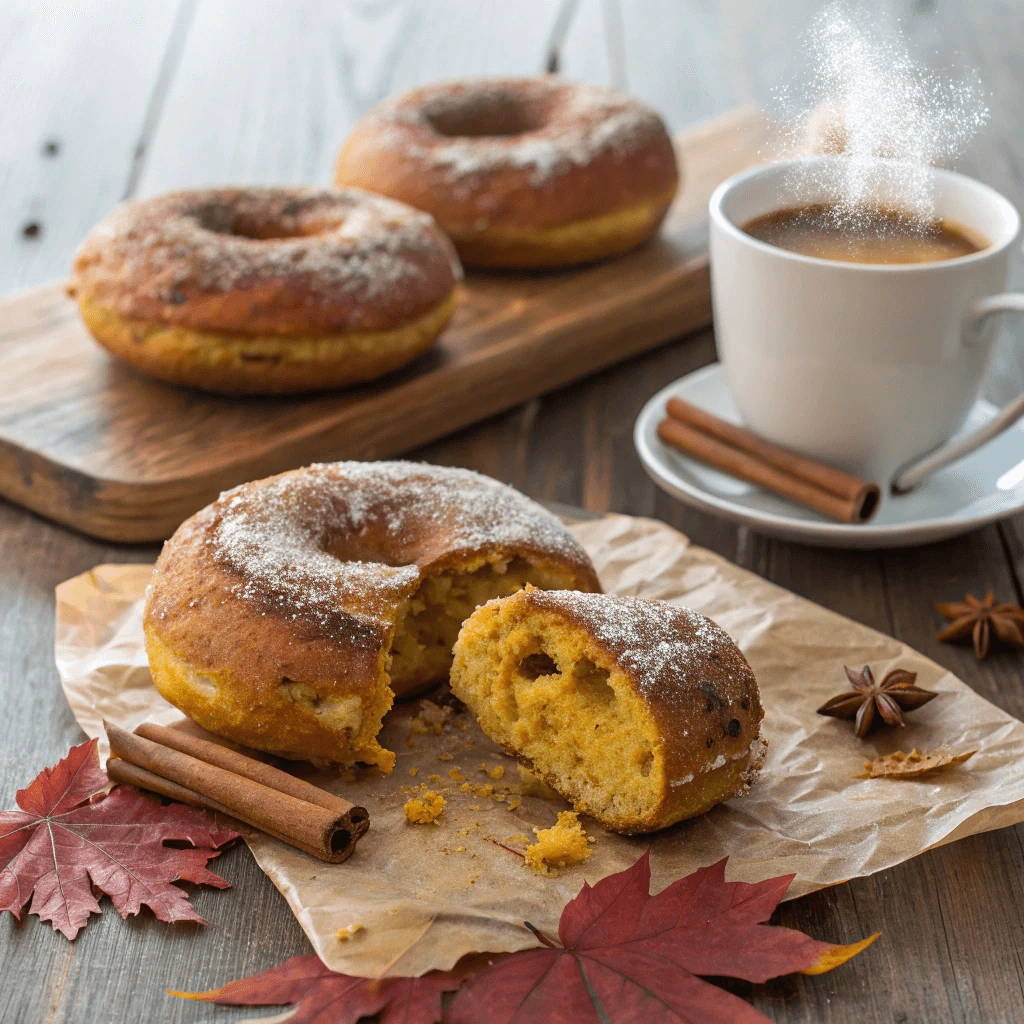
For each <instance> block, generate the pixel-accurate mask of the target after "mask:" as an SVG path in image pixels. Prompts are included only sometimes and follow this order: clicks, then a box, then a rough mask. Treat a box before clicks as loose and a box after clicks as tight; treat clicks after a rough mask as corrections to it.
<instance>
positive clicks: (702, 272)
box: [0, 256, 711, 544]
mask: <svg viewBox="0 0 1024 1024" xmlns="http://www.w3.org/2000/svg"><path fill="white" fill-rule="evenodd" d="M684 278H686V279H687V281H688V284H687V287H688V292H687V302H686V303H685V305H680V303H679V301H678V294H679V289H680V282H681V281H682V280H683V279H684ZM710 294H711V293H710V277H709V274H708V267H707V257H706V256H702V257H700V258H698V259H695V260H692V261H690V262H688V263H686V264H684V265H681V266H677V267H675V268H673V269H672V271H671V272H668V273H665V274H662V275H660V276H659V277H658V278H656V279H655V280H653V281H652V285H651V288H650V289H649V292H648V295H647V297H646V301H645V302H643V303H640V304H638V306H637V316H636V317H635V318H633V319H630V320H629V321H628V322H624V321H623V320H622V319H621V318H620V319H618V320H616V321H615V322H611V321H610V319H609V318H607V317H605V316H604V314H603V311H602V309H601V307H600V305H598V306H597V307H595V309H593V310H591V311H588V313H589V315H588V319H589V320H590V321H591V325H590V327H589V328H588V327H584V328H583V329H582V330H581V329H580V322H579V321H578V320H576V321H574V323H573V325H572V326H571V329H569V330H567V331H565V332H564V333H563V332H560V331H559V329H558V325H557V324H556V325H555V327H554V328H553V329H552V330H549V331H546V332H543V333H541V334H538V335H537V336H536V337H535V338H533V339H532V340H531V342H530V344H529V345H527V346H525V347H524V346H523V345H522V344H521V343H520V344H518V345H516V346H509V347H507V348H504V349H501V350H499V351H498V352H496V353H495V352H491V353H489V354H488V355H487V357H486V358H485V359H484V360H482V361H481V375H480V376H479V377H478V376H476V375H474V374H472V373H467V374H465V375H464V376H463V377H462V379H461V380H460V381H459V385H458V391H459V393H461V394H463V395H465V398H466V401H465V403H464V408H465V410H466V412H465V415H464V416H461V417H457V418H456V419H455V420H453V419H452V418H451V416H450V414H448V413H446V414H445V415H444V416H443V417H442V415H441V414H440V413H438V412H437V411H436V409H435V408H434V407H433V406H432V405H431V403H430V402H428V401H426V400H425V399H426V398H427V397H428V395H427V394H425V393H424V394H421V392H423V391H424V389H427V390H429V388H431V387H433V386H436V382H432V381H429V380H427V381H423V382H421V381H419V380H417V379H413V380H412V381H409V382H407V383H406V384H405V385H403V386H402V392H403V394H402V396H401V398H400V399H397V398H396V396H395V395H394V394H393V393H390V392H389V393H387V394H385V395H383V396H382V397H381V400H380V401H381V405H382V406H387V405H390V404H392V403H395V402H396V401H400V402H401V403H402V404H403V405H404V407H405V408H406V409H407V410H408V409H410V408H411V409H413V410H414V415H408V414H405V415H403V416H401V417H398V416H394V415H391V416H386V415H382V416H380V417H374V416H373V415H372V414H370V415H363V416H360V418H359V420H358V422H356V423H353V422H352V421H351V420H350V419H342V420H341V421H339V422H337V423H335V424H328V425H327V427H326V428H325V429H324V430H322V431H320V432H318V433H314V434H313V435H309V434H305V435H303V436H301V437H298V438H295V439H293V440H292V441H290V442H289V443H287V444H285V445H282V446H281V447H279V448H276V449H275V450H274V451H273V452H270V453H268V454H267V455H265V456H261V457H259V458H257V459H254V460H251V461H240V462H236V463H232V464H231V465H230V466H229V467H226V469H225V470H224V471H218V472H216V473H211V474H208V475H207V476H205V477H203V478H196V477H188V478H182V479H170V480H163V481H156V482H153V483H136V482H127V481H121V480H116V479H102V478H100V479H95V478H93V477H91V476H89V475H88V474H85V473H82V472H80V471H78V470H76V469H74V468H73V467H71V466H67V465H64V464H62V463H58V462H55V461H53V460H51V459H48V458H46V457H45V456H41V455H39V454H37V453H34V452H30V451H27V450H26V449H24V448H21V447H19V446H18V445H16V444H13V443H11V442H4V441H2V439H0V495H2V496H3V497H4V498H6V499H8V500H10V501H13V502H15V503H16V504H19V505H22V506H24V507H25V508H28V509H30V510H31V511H33V512H35V513H36V514H38V515H40V516H43V517H44V518H46V519H50V520H52V521H54V522H57V523H60V524H61V525H63V526H67V527H70V528H71V529H74V530H76V531H78V532H80V533H84V534H86V535H88V536H90V537H94V538H96V539H98V540H104V541H111V542H113V543H118V544H136V543H149V542H156V541H162V540H165V539H166V538H167V537H169V536H170V535H171V533H173V532H174V530H175V529H176V528H177V527H178V526H179V525H180V523H182V522H183V521H184V520H185V519H187V518H188V517H189V516H190V515H192V514H193V513H194V512H196V511H198V510H199V509H200V508H202V507H203V506H204V505H206V504H208V503H209V502H210V501H213V500H214V499H215V498H216V497H217V495H218V494H220V493H221V492H222V491H224V490H226V489H228V488H230V487H233V486H235V485H236V484H238V483H242V482H244V481H245V480H252V479H259V478H260V477H264V476H269V475H272V474H273V473H279V472H283V471H284V470H286V469H291V468H294V467H295V466H297V465H304V464H307V463H310V462H317V461H333V460H336V459H345V458H355V459H380V458H390V457H394V456H396V455H400V454H401V453H402V452H404V451H407V450H408V449H409V448H412V447H418V446H419V445H422V444H427V443H428V442H430V441H433V440H436V439H437V438H439V437H442V436H444V435H445V434H449V433H452V432H453V431H456V430H460V429H462V428H464V427H466V426H468V425H470V424H471V423H474V422H478V421H479V420H482V419H486V418H488V417H489V416H494V415H497V414H499V413H501V412H503V411H505V410H506V409H509V408H512V407H514V406H516V405H518V404H520V403H521V402H523V401H526V400H528V399H529V398H532V397H534V396H536V395H538V394H544V393H546V392H549V391H553V390H555V389H557V388H560V387H563V386H565V385H566V384H569V383H571V382H572V381H574V380H577V379H579V378H582V377H585V376H588V375H589V374H591V373H595V372H597V371H598V370H602V369H605V368H606V367H608V366H611V365H613V364H615V363H617V362H620V361H622V360H624V359H629V358H632V357H634V356H637V355H640V354H642V353H644V352H646V351H649V350H651V349H653V348H656V347H658V346H659V345H662V344H664V343H666V342H667V341H670V340H671V339H673V338H678V337H681V336H683V335H685V334H688V333H691V332H692V331H694V330H698V329H699V328H701V327H705V326H707V324H708V323H709V322H710ZM552 346H555V347H556V348H558V349H559V358H558V360H557V361H556V362H555V364H554V367H555V369H554V371H553V372H552V363H551V361H550V352H551V349H552ZM540 351H545V352H546V353H547V356H548V364H547V366H546V368H545V371H544V377H543V379H539V378H538V377H537V376H535V375H532V374H526V375H521V376H520V377H519V379H518V380H516V378H515V375H513V374H511V373H510V372H508V373H507V372H505V367H508V369H509V370H511V369H512V368H513V367H515V368H519V367H520V364H521V363H525V364H526V365H527V366H529V365H531V358H530V357H531V353H533V352H540ZM511 381H515V383H516V386H514V387H512V386H510V382H511Z"/></svg>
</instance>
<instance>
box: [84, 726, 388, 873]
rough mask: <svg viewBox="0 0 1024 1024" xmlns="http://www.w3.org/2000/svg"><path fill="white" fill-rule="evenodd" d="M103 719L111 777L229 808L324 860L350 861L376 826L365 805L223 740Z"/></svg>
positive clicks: (221, 809) (225, 810)
mask: <svg viewBox="0 0 1024 1024" xmlns="http://www.w3.org/2000/svg"><path fill="white" fill-rule="evenodd" d="M104 725H105V727H106V730H107V737H108V738H109V740H110V750H111V754H112V755H113V756H112V757H111V759H110V760H109V761H108V762H107V774H108V775H110V777H111V778H112V779H115V780H116V781H119V782H130V783H132V784H133V785H137V786H140V787H141V788H143V789H149V790H152V791H153V792H155V793H161V794H162V795H164V796H169V797H171V798H172V799H174V800H181V801H183V802H184V803H190V804H193V805H195V806H199V807H205V808H207V809H208V810H213V811H218V812H220V813H222V814H227V815H230V816H231V817H234V818H237V819H238V820H239V821H243V822H245V823H246V824H248V825H252V826H254V827H255V828H258V829H260V830H261V831H263V832H267V833H269V834H270V835H272V836H275V837H276V838H278V839H281V840H282V841H283V842H286V843H290V844H291V845H292V846H296V847H298V848H299V849H300V850H305V851H306V852H307V853H310V854H312V855H313V856H314V857H319V858H320V859H321V860H326V861H329V862H331V863H334V864H337V863H340V862H341V861H344V860H347V859H348V858H349V857H350V856H351V855H352V851H353V850H354V849H355V845H356V843H357V842H358V841H359V839H360V837H362V836H363V835H364V834H365V832H366V830H367V828H368V827H369V823H370V821H369V815H368V814H367V812H366V809H365V808H363V807H356V806H355V805H354V804H351V803H349V802H348V801H347V800H343V799H342V798H341V797H338V796H334V795H333V794H331V793H327V792H325V791H324V790H322V789H320V788H319V787H317V786H313V785H311V784H310V783H308V782H304V781H303V780H302V779H296V778H295V777H294V776H291V775H289V774H288V773H287V772H282V771H280V770H279V769H277V768H274V767H273V766H272V765H267V764H263V763H262V762H260V761H255V760H253V759H252V758H250V757H246V756H245V755H244V754H241V753H239V752H237V751H234V750H228V749H227V748H225V747H221V746H220V745H219V744H216V743H211V742H210V741H208V740H203V739H199V738H197V737H195V736H189V735H188V734H186V733H181V732H178V731H177V730H175V729H166V728H164V727H162V726H158V725H151V724H146V725H142V726H140V727H139V729H138V730H136V732H135V733H130V732H127V731H126V730H124V729H120V728H118V727H117V726H115V725H110V724H108V723H106V722H105V723H104Z"/></svg>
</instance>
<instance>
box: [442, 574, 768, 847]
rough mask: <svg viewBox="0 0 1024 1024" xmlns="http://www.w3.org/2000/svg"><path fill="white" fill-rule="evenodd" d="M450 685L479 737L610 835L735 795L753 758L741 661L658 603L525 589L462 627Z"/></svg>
mask: <svg viewBox="0 0 1024 1024" xmlns="http://www.w3.org/2000/svg"><path fill="white" fill-rule="evenodd" d="M451 686H452V692H453V693H454V694H455V695H456V696H457V697H459V699H460V700H462V701H463V702H465V703H466V704H467V705H468V706H469V707H470V709H471V710H472V711H473V712H474V713H475V714H476V716H477V718H478V719H479V721H480V725H481V728H482V729H483V731H484V732H485V733H486V734H487V735H488V736H489V737H490V738H491V739H492V740H494V741H495V742H496V743H500V744H502V745H503V746H505V747H506V748H507V749H508V750H509V751H510V752H512V753H513V754H515V755H516V756H517V757H518V758H519V759H520V761H521V762H523V763H524V764H525V765H526V766H527V767H528V768H530V769H531V770H532V771H533V772H535V773H536V774H537V775H539V776H540V777H541V778H542V779H543V780H544V781H545V782H546V783H547V784H548V785H549V786H550V787H551V788H552V789H554V790H555V791H556V792H558V793H560V794H561V795H562V796H563V797H564V798H565V799H566V800H568V801H569V802H570V803H571V804H572V805H573V807H574V808H575V809H576V810H577V811H579V812H581V813H584V814H589V815H591V816H592V817H594V818H596V819H597V820H598V821H599V822H600V823H601V824H602V825H604V826H605V828H608V829H610V830H612V831H614V832H623V833H639V832H653V831H655V830H657V829H662V828H666V827H667V826H669V825H672V824H675V823H676V822H677V821H682V820H684V819H685V818H692V817H694V816H695V815H698V814H703V813H704V812H705V811H708V810H710V809H711V808H712V807H714V806H715V805H716V804H718V803H721V802H722V801H723V800H727V799H729V798H730V797H732V796H737V795H741V794H743V793H745V792H746V790H747V788H748V785H749V783H750V782H751V781H752V779H753V778H754V776H755V775H756V772H757V769H758V768H759V766H760V762H761V759H762V757H763V752H764V747H765V744H764V742H763V740H761V738H760V725H761V719H762V718H763V716H764V712H763V710H762V708H761V701H760V698H759V694H758V688H757V680H756V679H755V678H754V673H753V672H752V671H751V669H750V666H749V665H748V664H747V661H746V659H745V658H744V657H743V654H742V653H741V652H740V650H739V648H738V647H737V646H736V644H735V643H733V641H732V640H731V639H730V637H729V636H728V634H727V633H726V632H725V631H724V630H722V629H721V628H720V627H719V626H717V625H716V624H715V623H714V622H712V621H711V620H710V619H707V618H705V617H704V616H703V615H700V614H699V613H697V612H695V611H693V610H692V609H689V608H683V607H679V606H677V605H673V604H670V603H668V602H666V601H646V600H643V599H642V598H637V597H613V596H609V595H605V594H597V593H573V592H555V591H550V592H544V591H542V590H536V589H532V588H528V589H525V590H522V591H520V592H518V593H515V594H512V595H511V596H509V597H505V598H501V599H497V600H493V601H490V602H489V603H488V604H486V605H484V606H483V607H482V608H479V609H478V610H477V611H476V612H475V613H474V614H473V615H472V616H471V617H470V618H469V619H468V620H467V621H466V622H465V623H464V625H463V627H462V630H461V632H460V634H459V639H458V643H456V645H455V662H454V664H453V666H452V675H451Z"/></svg>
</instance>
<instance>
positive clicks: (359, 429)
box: [0, 29, 768, 542]
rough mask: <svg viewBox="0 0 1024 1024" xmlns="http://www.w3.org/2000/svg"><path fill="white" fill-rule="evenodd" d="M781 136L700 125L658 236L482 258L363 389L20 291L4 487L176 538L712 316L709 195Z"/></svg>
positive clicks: (118, 536)
mask: <svg viewBox="0 0 1024 1024" xmlns="http://www.w3.org/2000/svg"><path fill="white" fill-rule="evenodd" d="M282 31H285V29H283V30H282ZM767 134H768V125H767V122H766V120H765V118H764V116H763V115H762V114H761V113H760V112H759V111H758V110H757V108H754V107H742V108H738V109H736V110H733V111H731V112H729V113H726V114H722V115H720V116H719V117H717V118H715V119H713V120H711V121H708V122H704V123H701V124H699V125H697V126H696V127H694V128H691V129H690V130H689V131H686V132H683V133H682V134H681V135H680V136H679V137H678V150H679V155H680V162H681V165H682V167H683V176H684V177H683V180H684V184H683V188H682V189H681V191H680V193H679V196H678V197H677V199H676V202H675V203H674V204H673V206H672V208H671V209H670V211H669V213H668V216H667V217H666V219H665V223H664V224H663V225H662V230H661V232H660V234H659V235H658V237H657V238H655V239H654V240H653V241H651V242H650V243H648V244H647V245H644V246H642V247H641V248H640V249H637V250H635V251H634V252H631V253H628V254H627V255H625V256H623V257H621V258H619V259H615V260H608V261H606V262H604V263H601V264H598V265H595V266H590V267H585V268H582V269H572V270H567V271H563V272H558V273H543V274H536V273H535V274H521V273H519V274H513V273H491V274H483V273H470V274H469V275H468V276H467V278H466V280H465V281H464V282H463V283H462V285H461V286H460V288H459V305H458V309H457V310H456V313H455V317H454V319H453V321H452V323H451V325H450V326H449V328H448V329H447V330H446V331H445V332H444V333H443V334H442V336H441V338H440V340H439V342H438V344H437V345H436V347H435V348H434V349H432V350H431V351H430V352H428V353H426V354H425V355H423V356H421V357H420V358H419V359H417V360H415V361H414V362H413V363H412V364H410V365H409V366H408V367H406V368H404V369H403V370H401V371H399V372H398V373H394V374H389V375H388V376H387V377H386V378H384V379H383V380H382V381H380V382H378V383H374V384H370V385H366V386H363V387H360V388H355V389H348V390H346V391H340V392H333V393H324V394H320V395H316V396H302V397H298V398H288V399H254V398H246V399H233V398H226V397H222V396H218V395H209V394H204V393H202V392H199V391H196V390H194V389H186V388H180V387H175V386H174V385H168V384H163V383H161V382H159V381H154V380H151V379H149V378H146V377H143V376H142V375H140V374H138V373H136V372H135V371H134V370H132V369H129V368H127V367H124V366H122V365H119V364H118V363H116V362H115V361H114V360H112V359H111V358H110V357H109V356H108V355H107V354H106V352H105V351H103V350H102V349H101V348H99V346H98V345H96V343H95V342H94V341H93V339H92V338H91V337H90V336H89V334H88V332H87V331H86V329H85V327H84V325H83V324H82V322H81V320H80V319H79V317H78V310H77V307H76V306H75V304H74V302H72V301H71V300H70V299H69V298H67V297H66V295H65V294H64V290H63V286H62V285H61V284H52V285H46V286H43V287H41V288H37V289H34V290H32V291H30V292H28V293H26V294H24V295H20V296H17V297H14V298H9V299H6V300H4V301H2V302H0V324H2V325H3V327H2V329H0V363H3V364H4V365H5V366H6V367H7V379H8V387H7V388H5V389H4V391H3V393H2V394H0V495H3V496H4V497H6V498H8V499H10V500H12V501H16V502H18V503H20V504H22V505H25V506H26V507H28V508H30V509H32V510H33V511H35V512H38V513H40V514H41V515H44V516H46V517H48V518H50V519H54V520H56V521H57V522H60V523H63V524H65V525H68V526H71V527H73V528H74V529H77V530H80V531H82V532H83V533H87V534H89V535H90V536H94V537H99V538H102V539H105V540H113V541H119V542H139V541H155V540H163V539H165V538H167V537H169V536H170V535H171V533H173V532H174V530H175V528H176V527H177V526H178V524H179V523H181V522H182V521H183V520H184V519H186V518H187V517H188V516H190V515H191V514H192V513H193V512H196V511H198V510H199V509H200V508H202V507H203V506H204V505H206V504H208V503H209V502H211V501H212V500H213V499H214V498H216V496H217V495H218V494H219V493H220V492H221V491H224V490H226V489H227V488H229V487H233V486H234V485H235V484H239V483H244V482H245V481H246V480H252V479H255V478H258V477H263V476H269V475H270V474H272V473H279V472H281V471H282V470H286V469H294V468H296V467H298V466H303V465H307V464H308V463H310V462H323V461H330V460H334V459H346V458H357V459H374V458H385V457H387V456H392V455H395V454H398V453H400V452H404V451H408V450H409V449H410V448H413V447H415V446H416V445H419V444H423V443H425V442H427V441H431V440H433V439H434V438H436V437H439V436H441V435H442V434H447V433H450V432H451V431H452V430H456V429H458V428H460V427H464V426H466V425H467V424H469V423H473V422H475V421H477V420H480V419H483V418H485V417H487V416H492V415H494V414H495V413H498V412H501V411H503V410H505V409H507V408H509V407H510V406H514V405H517V404H519V403H520V402H523V401H526V400H527V399H529V398H532V397H534V396H535V395H538V394H541V393H542V392H545V391H550V390H552V389H554V388H557V387H560V386H561V385H563V384H566V383H567V382H568V381H570V380H574V379H576V378H577V377H580V376H584V375H586V374H588V373H592V372H594V371H595V370H598V369H601V368H603V367H605V366H608V365H610V364H612V363H615V362H618V361H620V360H622V359H624V358H628V357H629V356H633V355H637V354H638V353H640V352H644V351H647V350H649V349H651V348H654V347H655V346H657V345H659V344H661V343H663V342H665V341H667V340H668V339H669V338H672V337H676V336H678V335H680V334H685V333H686V332H688V331H691V330H694V329H695V328H698V327H704V326H706V325H707V324H708V323H709V322H710V320H711V296H710V284H709V280H708V263H707V225H706V220H705V211H706V209H707V201H708V198H709V196H710V194H711V192H712V190H713V189H714V187H715V186H716V185H717V184H718V183H719V182H720V181H722V180H723V179H724V178H726V177H728V176H729V175H730V174H732V173H734V172H735V171H738V170H742V169H743V168H744V167H747V166H749V165H751V164H752V163H756V162H757V160H758V158H759V154H760V153H762V152H763V150H764V146H765V144H766V139H767Z"/></svg>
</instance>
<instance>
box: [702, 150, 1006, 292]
mask: <svg viewBox="0 0 1024 1024" xmlns="http://www.w3.org/2000/svg"><path fill="white" fill-rule="evenodd" d="M840 159H842V157H836V156H819V157H796V158H792V159H788V160H775V161H773V162H772V163H769V164H759V165H758V166H756V167H748V168H747V169H746V170H743V171H740V172H739V173H737V174H734V175H732V176H731V177H729V178H726V179H725V181H723V182H722V183H721V184H720V185H719V186H718V187H717V188H716V189H715V190H714V192H712V193H711V199H710V200H709V201H708V216H709V217H710V219H711V221H712V222H713V223H714V224H715V225H716V226H717V227H718V228H719V229H720V230H722V231H724V232H726V233H727V234H728V235H730V236H731V237H732V238H734V239H735V240H736V241H738V242H741V243H742V244H745V245H748V246H750V247H752V248H754V249H755V250H757V251H760V252H763V253H765V254H766V255H771V256H774V257H775V258H776V259H783V260H789V261H793V262H796V263H803V264H807V265H810V266H818V267H829V268H832V269H833V270H835V271H839V272H845V273H867V274H926V273H929V272H931V273H934V272H935V271H936V270H937V269H939V268H946V267H949V268H953V267H959V266H963V265H967V264H972V263H978V262H981V261H982V260H986V259H991V258H993V257H996V256H998V255H1000V254H1001V253H1004V252H1006V250H1007V249H1009V248H1010V247H1011V246H1013V245H1014V244H1015V243H1016V241H1017V240H1018V239H1019V238H1020V234H1021V216H1020V213H1019V212H1018V210H1017V208H1016V207H1015V206H1014V205H1013V203H1011V202H1010V200H1009V199H1007V198H1006V196H1004V195H1003V194H1002V193H1001V192H999V191H997V190H996V189H994V188H993V187H992V186H991V185H988V184H986V183H985V182H983V181H980V180H979V179H977V178H972V177H971V176H970V175H969V174H961V173H960V172H959V171H952V170H948V169H947V168H944V167H933V168H931V173H932V175H934V176H935V177H937V178H939V179H940V180H946V181H949V182H951V183H953V184H958V185H960V187H965V186H967V187H970V188H972V189H980V190H981V192H982V193H983V194H985V196H986V198H987V200H988V201H989V202H990V203H992V204H993V205H994V206H997V207H999V208H1000V209H1001V211H1002V213H1003V214H1004V215H1008V218H1009V220H1010V223H1011V224H1012V230H1011V231H1010V234H1009V236H1008V237H1007V238H1006V239H1005V240H1004V241H1003V242H1001V243H1000V244H998V245H994V244H993V245H988V246H986V247H985V248H984V249H979V250H978V251H977V252H972V253H968V254H967V255H966V256H955V257H954V258H952V259H947V260H930V261H927V262H922V263H855V262H852V261H847V260H829V259H824V258H822V257H820V256H807V255H804V254H803V253H798V252H793V251H792V250H790V249H783V248H781V247H779V246H777V245H772V244H771V243H770V242H763V241H761V240H760V239H759V238H754V236H753V235H749V234H747V232H746V231H744V230H743V229H742V228H741V227H740V226H739V225H738V224H736V223H735V222H734V221H733V220H732V219H731V218H730V217H729V216H727V215H726V213H725V210H724V209H723V205H724V203H725V201H726V199H727V198H728V197H729V196H730V195H731V194H732V193H733V192H735V191H736V190H737V189H739V188H741V187H742V186H744V185H747V184H749V183H750V182H751V181H752V180H755V179H757V178H760V177H763V176H767V175H769V174H777V173H779V172H781V171H784V170H785V169H786V168H789V167H796V166H799V165H801V164H807V163H812V162H818V161H835V160H840ZM965 227H968V228H973V227H974V225H972V224H965Z"/></svg>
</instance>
